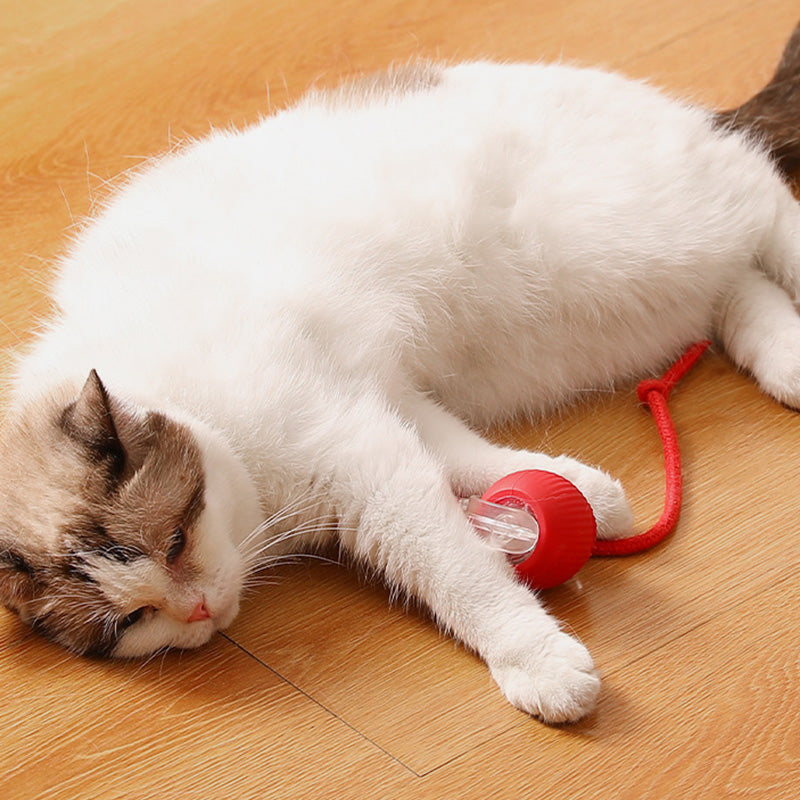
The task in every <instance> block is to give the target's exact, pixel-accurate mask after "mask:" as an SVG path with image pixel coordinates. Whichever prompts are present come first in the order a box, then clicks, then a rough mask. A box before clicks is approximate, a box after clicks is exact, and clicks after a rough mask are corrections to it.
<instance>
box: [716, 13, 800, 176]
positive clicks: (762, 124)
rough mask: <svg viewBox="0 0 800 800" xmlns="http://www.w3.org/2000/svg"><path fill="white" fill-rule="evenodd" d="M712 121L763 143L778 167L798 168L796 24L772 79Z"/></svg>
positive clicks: (799, 47) (799, 34)
mask: <svg viewBox="0 0 800 800" xmlns="http://www.w3.org/2000/svg"><path fill="white" fill-rule="evenodd" d="M716 122H717V124H719V125H720V126H722V127H725V128H728V129H732V130H741V131H745V132H746V133H749V134H751V135H752V136H754V137H755V138H756V139H758V140H760V141H762V142H763V144H764V145H765V146H766V148H767V150H769V151H770V153H772V155H773V157H774V158H775V161H776V163H777V165H778V167H779V168H780V169H781V170H782V171H783V172H784V173H786V174H787V175H791V174H793V173H794V172H796V171H797V169H798V168H799V167H800V24H798V26H797V27H796V28H795V29H794V33H792V36H791V38H790V39H789V41H788V42H787V43H786V47H785V48H784V51H783V56H782V57H781V61H780V64H779V65H778V68H777V70H776V71H775V74H774V75H773V76H772V80H770V82H769V83H768V84H767V85H766V86H765V87H764V88H763V89H762V90H761V91H760V92H759V93H758V94H757V95H755V96H754V97H752V98H751V99H750V100H748V101H747V102H746V103H745V104H744V105H742V106H740V107H739V108H734V109H731V110H730V111H720V112H719V113H718V114H717V115H716Z"/></svg>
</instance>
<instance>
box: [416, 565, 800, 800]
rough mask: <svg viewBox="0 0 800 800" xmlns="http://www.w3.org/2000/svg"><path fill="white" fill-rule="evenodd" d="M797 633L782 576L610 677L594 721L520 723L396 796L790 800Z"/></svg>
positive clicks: (799, 722) (798, 607)
mask: <svg viewBox="0 0 800 800" xmlns="http://www.w3.org/2000/svg"><path fill="white" fill-rule="evenodd" d="M776 620H778V624H776ZM799 625H800V588H799V587H798V586H797V583H796V581H795V580H794V579H793V578H789V579H786V580H784V581H781V582H779V583H777V584H775V585H774V586H772V587H770V588H769V589H768V590H767V591H764V592H761V593H755V594H751V595H750V596H749V597H747V598H743V599H742V600H741V601H740V602H739V603H738V604H736V605H734V606H732V607H730V608H729V609H728V610H727V611H726V612H725V613H724V614H721V615H719V616H717V617H714V618H713V619H710V620H709V621H708V622H706V623H705V624H703V625H701V626H699V627H697V628H695V629H694V630H693V631H690V632H688V633H687V634H686V635H685V636H682V637H681V638H680V639H678V640H676V641H674V642H672V643H671V644H670V645H668V646H665V647H662V648H660V649H659V650H658V651H657V652H654V653H652V654H651V655H649V656H647V657H646V658H641V659H639V660H637V661H635V662H633V663H631V664H629V665H628V666H626V667H625V668H623V669H620V670H618V671H616V670H615V671H614V673H613V675H609V676H608V678H607V688H606V691H605V694H604V697H603V699H602V700H601V705H600V710H599V712H598V714H597V715H596V716H595V717H594V718H593V719H591V720H588V721H586V722H584V723H581V724H578V725H575V726H570V727H565V728H563V729H559V730H546V729H544V728H542V727H541V726H536V725H534V724H530V723H526V724H523V725H520V726H518V727H516V728H515V729H514V730H513V731H509V732H508V733H506V734H504V735H502V736H498V737H496V738H495V739H494V740H493V741H492V742H491V743H490V744H488V745H486V746H484V747H482V748H480V749H479V750H477V751H475V752H472V753H468V754H466V755H465V756H463V757H462V758H460V759H457V760H456V761H454V762H452V763H450V764H447V765H445V766H443V767H442V768H441V769H439V770H437V771H436V772H434V773H433V774H431V775H429V776H427V777H426V778H425V779H424V780H423V781H418V782H415V783H414V784H413V786H411V787H406V791H404V792H403V794H402V795H401V796H400V797H407V798H412V797H413V798H416V797H458V798H463V800H467V799H468V798H476V800H477V799H478V798H480V800H486V798H501V797H502V798H511V797H523V796H524V797H530V798H532V799H534V798H554V797H569V798H575V800H580V798H596V797H609V798H611V797H613V798H619V800H672V798H676V799H677V798H685V797H702V798H706V797H707V798H723V797H748V798H764V800H790V798H794V797H796V795H797V787H798V786H800V703H798V702H797V686H798V683H799V682H800V660H799V659H798V654H797V636H796V631H797V628H798V626H799ZM409 789H410V790H409Z"/></svg>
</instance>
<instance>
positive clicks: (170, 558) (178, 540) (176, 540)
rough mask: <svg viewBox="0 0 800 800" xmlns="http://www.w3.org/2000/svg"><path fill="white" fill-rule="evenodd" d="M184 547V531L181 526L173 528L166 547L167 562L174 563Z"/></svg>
mask: <svg viewBox="0 0 800 800" xmlns="http://www.w3.org/2000/svg"><path fill="white" fill-rule="evenodd" d="M185 548H186V532H185V531H184V530H183V528H181V527H177V528H175V530H174V531H173V533H172V538H171V539H170V542H169V547H168V548H167V564H174V563H175V562H176V561H177V560H178V559H179V558H180V555H181V553H182V552H183V551H184V549H185Z"/></svg>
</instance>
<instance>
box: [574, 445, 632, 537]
mask: <svg viewBox="0 0 800 800" xmlns="http://www.w3.org/2000/svg"><path fill="white" fill-rule="evenodd" d="M559 460H560V459H559ZM564 461H565V465H564V468H563V471H562V472H561V474H562V475H563V476H564V477H565V478H567V480H570V481H572V483H574V484H575V486H577V487H578V489H579V490H580V492H581V494H582V495H583V496H584V497H585V498H586V499H587V501H588V502H589V505H590V506H591V507H592V513H593V514H594V518H595V521H596V522H597V538H598V539H623V538H625V537H626V536H630V535H631V533H632V532H633V511H632V510H631V507H630V504H629V503H628V498H627V497H626V496H625V490H624V489H623V488H622V484H621V483H620V482H619V481H618V480H616V479H614V478H612V477H611V476H610V475H607V474H606V473H605V472H603V471H602V470H599V469H594V468H592V467H587V466H586V465H585V464H581V463H579V462H577V461H573V460H572V459H566V458H565V459H564Z"/></svg>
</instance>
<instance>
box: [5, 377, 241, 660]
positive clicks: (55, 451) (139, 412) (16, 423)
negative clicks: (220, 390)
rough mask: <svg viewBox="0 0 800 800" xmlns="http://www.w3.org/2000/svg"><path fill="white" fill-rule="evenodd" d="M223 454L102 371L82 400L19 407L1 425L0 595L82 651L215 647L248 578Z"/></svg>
mask: <svg viewBox="0 0 800 800" xmlns="http://www.w3.org/2000/svg"><path fill="white" fill-rule="evenodd" d="M211 450H212V451H213V447H211ZM218 462H219V459H218V458H217V459H215V456H214V453H213V452H209V444H208V442H204V441H203V437H202V436H198V435H196V433H195V432H194V431H193V430H192V429H191V428H190V427H189V426H188V425H187V424H182V423H179V422H177V421H175V420H174V419H172V418H170V417H168V416H166V415H164V414H161V413H155V412H148V411H145V410H143V409H139V408H136V407H134V406H132V405H128V404H125V403H123V402H121V401H119V400H117V399H116V398H115V397H113V396H111V395H110V394H109V392H108V391H107V390H106V388H105V387H104V385H103V383H102V382H101V381H100V378H99V377H98V376H97V374H96V373H95V372H94V371H92V373H91V374H90V376H89V378H88V380H87V381H86V383H85V385H84V386H83V389H82V390H81V391H80V392H79V393H77V396H76V394H75V393H72V394H70V393H69V392H66V393H65V392H55V393H53V394H52V395H50V396H49V397H47V398H44V399H42V400H40V401H37V402H35V403H31V402H28V403H26V404H25V405H24V406H23V407H21V408H19V409H17V410H15V411H14V412H12V413H11V414H10V415H9V418H8V419H7V420H6V421H5V422H4V424H3V428H2V432H0V602H2V603H3V604H4V605H6V606H7V607H8V608H9V609H11V610H12V611H15V612H16V613H18V614H19V616H20V618H21V619H22V620H23V621H24V622H26V623H28V624H30V625H31V626H33V627H34V628H35V629H37V630H38V631H40V632H41V633H43V634H44V635H45V636H47V637H48V638H50V639H53V640H55V641H57V642H59V643H61V644H63V645H65V646H66V647H68V648H69V649H70V650H72V651H74V652H76V653H81V654H94V655H109V656H122V657H128V656H142V655H147V654H149V653H152V652H155V651H157V650H159V649H161V648H164V647H178V648H187V647H196V646H198V645H200V644H203V643H204V642H206V641H207V640H208V639H209V638H210V637H211V635H212V634H213V632H214V631H215V630H217V629H219V628H223V627H225V626H226V625H228V624H229V623H230V622H231V621H232V619H233V618H234V617H235V616H236V613H237V611H238V607H239V594H240V591H241V585H242V579H243V574H242V573H243V564H242V558H241V556H240V554H239V552H238V551H237V548H236V546H235V542H236V541H237V540H240V539H241V538H242V536H243V535H244V533H246V531H242V530H235V528H236V527H237V526H238V527H241V526H242V524H243V523H242V518H241V512H240V511H239V510H238V509H237V508H236V506H237V502H238V501H239V500H240V498H238V497H236V496H235V495H236V492H235V486H234V485H233V483H232V481H231V480H230V478H229V477H228V476H225V475H218V474H216V473H217V472H218V471H219V470H220V469H222V467H220V465H219V463H218ZM223 466H224V465H223Z"/></svg>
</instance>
